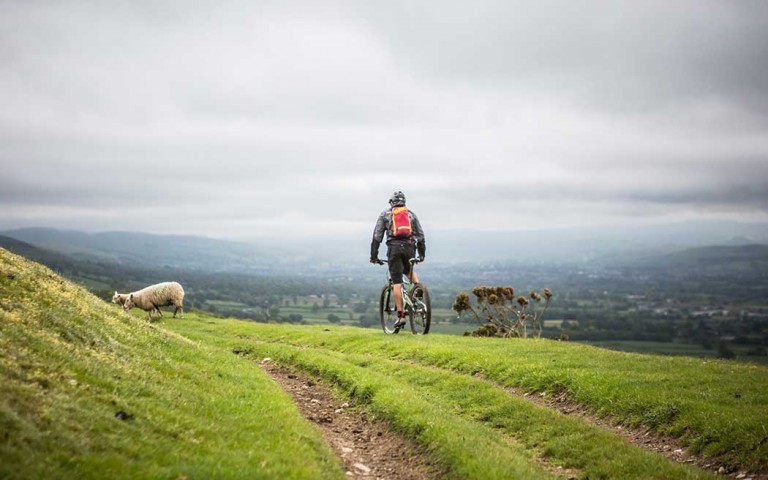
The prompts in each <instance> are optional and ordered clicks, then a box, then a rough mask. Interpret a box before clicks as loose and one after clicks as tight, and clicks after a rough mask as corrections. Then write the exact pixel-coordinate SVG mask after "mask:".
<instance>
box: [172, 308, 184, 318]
mask: <svg viewBox="0 0 768 480" xmlns="http://www.w3.org/2000/svg"><path fill="white" fill-rule="evenodd" d="M178 311H181V318H184V307H182V306H181V305H176V309H175V310H174V311H173V318H176V312H178Z"/></svg>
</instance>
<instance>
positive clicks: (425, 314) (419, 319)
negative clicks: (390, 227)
mask: <svg viewBox="0 0 768 480" xmlns="http://www.w3.org/2000/svg"><path fill="white" fill-rule="evenodd" d="M409 261H410V263H411V270H413V268H414V267H415V266H416V264H417V263H419V260H418V259H417V258H412V259H410V260H409ZM378 264H379V265H386V264H387V262H386V261H384V260H381V259H379V261H378ZM387 272H389V270H387ZM393 287H394V283H392V278H391V277H390V276H389V273H387V284H386V285H384V288H383V289H382V290H381V298H380V299H379V319H380V320H381V328H382V329H383V330H384V333H387V334H392V333H399V332H400V330H401V329H402V328H403V327H404V325H402V326H399V327H396V326H395V323H397V320H398V318H397V308H396V307H395V295H394V292H393V291H392V289H393ZM403 310H404V311H405V317H406V319H407V320H408V324H410V326H411V332H413V334H414V335H426V334H428V333H429V327H430V324H431V322H432V300H431V299H430V297H429V290H427V287H426V285H424V284H423V283H412V282H411V280H410V279H409V278H408V275H403Z"/></svg>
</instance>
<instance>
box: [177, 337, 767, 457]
mask: <svg viewBox="0 0 768 480" xmlns="http://www.w3.org/2000/svg"><path fill="white" fill-rule="evenodd" d="M169 326H171V327H172V328H174V329H178V331H180V332H185V333H189V334H191V333H192V330H191V329H193V328H194V327H192V326H184V325H181V324H179V322H175V323H173V324H171V325H169ZM220 329H227V330H229V329H232V330H233V331H240V334H244V335H252V336H254V337H255V338H259V339H262V340H264V341H270V342H274V343H281V344H291V345H296V346H301V347H315V348H323V349H325V350H332V351H336V352H340V353H344V354H361V355H369V356H371V357H374V358H376V359H386V360H394V361H398V362H401V363H403V362H417V363H419V364H422V365H426V366H431V367H438V368H441V369H446V370H452V371H454V372H457V373H460V374H464V375H467V374H469V375H474V374H477V373H482V374H483V375H484V376H485V377H486V378H489V379H491V380H493V381H494V382H496V383H497V384H499V385H505V386H517V387H521V388H523V389H525V390H527V391H531V392H534V391H536V392H552V393H560V392H564V393H566V394H567V395H568V396H569V398H570V399H572V400H574V401H576V402H578V403H580V404H582V405H584V406H586V407H588V408H589V409H591V410H592V411H594V412H596V413H597V414H600V415H606V416H610V417H612V418H614V419H615V420H616V421H617V422H623V423H625V424H628V425H632V426H643V427H645V428H649V429H652V430H654V431H657V432H660V433H664V434H669V435H673V436H677V437H680V439H681V440H682V441H683V442H684V443H685V444H687V445H689V446H690V447H691V449H692V450H693V451H694V452H698V453H700V454H702V455H705V456H707V457H709V458H712V459H717V460H719V461H723V462H725V463H727V464H730V465H733V466H745V467H747V468H751V469H758V470H765V469H766V468H767V467H768V442H767V441H766V438H768V417H767V416H766V415H765V412H766V411H768V369H766V368H765V367H761V366H756V365H749V364H742V363H736V362H732V361H725V360H702V359H695V358H689V357H666V356H657V355H642V354H633V353H624V352H614V351H610V350H605V349H601V348H595V347H590V346H587V345H581V344H574V343H568V342H555V341H551V340H544V339H523V340H510V339H506V340H503V339H487V338H469V337H456V336H447V335H428V336H424V337H414V336H408V335H405V336H397V337H393V336H385V335H383V334H381V333H380V332H376V331H373V330H362V329H350V328H344V327H327V326H324V327H314V326H307V327H301V328H295V327H294V328H291V327H284V326H273V325H254V326H253V327H252V328H250V327H249V328H248V329H247V330H246V331H241V330H240V329H241V326H240V325H239V324H238V323H233V324H230V323H226V322H224V323H221V324H220V326H219V327H217V330H220ZM248 332H250V333H248Z"/></svg>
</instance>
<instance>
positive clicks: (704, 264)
mask: <svg viewBox="0 0 768 480" xmlns="http://www.w3.org/2000/svg"><path fill="white" fill-rule="evenodd" d="M651 263H652V264H655V265H657V266H662V265H663V266H665V267H667V268H670V269H681V270H708V271H726V270H727V271H730V272H748V271H753V272H768V245H742V246H709V247H698V248H689V249H686V250H683V251H680V252H675V253H671V254H667V255H664V256H661V257H657V258H656V259H655V261H653V262H651Z"/></svg>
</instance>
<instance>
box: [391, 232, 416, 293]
mask: <svg viewBox="0 0 768 480" xmlns="http://www.w3.org/2000/svg"><path fill="white" fill-rule="evenodd" d="M415 255H416V246H415V245H414V244H412V243H409V242H401V241H398V240H395V241H393V242H392V243H390V244H389V245H387V262H388V263H389V276H390V278H392V283H403V275H408V274H409V273H411V263H410V262H409V260H410V259H412V258H413V257H414V256H415Z"/></svg>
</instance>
